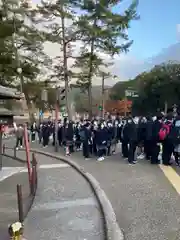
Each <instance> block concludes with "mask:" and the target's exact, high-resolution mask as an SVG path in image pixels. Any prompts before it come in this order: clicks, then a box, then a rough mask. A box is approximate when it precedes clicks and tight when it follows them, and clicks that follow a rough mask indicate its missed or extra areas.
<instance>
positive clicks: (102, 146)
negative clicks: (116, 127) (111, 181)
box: [96, 123, 108, 161]
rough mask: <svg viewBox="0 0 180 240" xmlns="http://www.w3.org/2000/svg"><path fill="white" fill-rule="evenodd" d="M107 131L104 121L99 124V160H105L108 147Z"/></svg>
mask: <svg viewBox="0 0 180 240" xmlns="http://www.w3.org/2000/svg"><path fill="white" fill-rule="evenodd" d="M107 139H108V136H107V131H106V129H105V126H104V124H103V123H101V124H99V127H98V130H97V139H96V141H97V149H98V161H103V160H104V156H105V154H106V147H107Z"/></svg>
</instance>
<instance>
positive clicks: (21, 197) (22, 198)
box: [2, 145, 38, 223]
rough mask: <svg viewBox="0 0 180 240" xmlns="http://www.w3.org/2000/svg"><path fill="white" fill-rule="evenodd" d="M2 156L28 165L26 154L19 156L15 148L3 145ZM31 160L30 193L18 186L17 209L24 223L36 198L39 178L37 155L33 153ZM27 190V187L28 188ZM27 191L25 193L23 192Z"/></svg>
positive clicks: (19, 219) (19, 217)
mask: <svg viewBox="0 0 180 240" xmlns="http://www.w3.org/2000/svg"><path fill="white" fill-rule="evenodd" d="M2 154H3V156H5V157H8V158H12V159H14V160H16V161H19V162H23V163H26V159H25V157H23V155H24V154H21V156H17V151H16V149H15V148H10V147H6V146H5V145H3V149H2ZM31 156H32V158H31V169H30V170H31V174H30V179H28V180H29V183H28V193H27V189H23V188H25V186H23V185H21V184H18V185H17V207H18V221H19V222H20V223H23V221H24V219H25V218H26V216H27V214H28V212H29V210H30V208H31V206H32V204H33V201H34V197H35V195H36V190H37V185H38V176H37V160H36V155H35V154H34V153H32V155H31ZM26 188H27V186H26ZM23 190H25V191H23Z"/></svg>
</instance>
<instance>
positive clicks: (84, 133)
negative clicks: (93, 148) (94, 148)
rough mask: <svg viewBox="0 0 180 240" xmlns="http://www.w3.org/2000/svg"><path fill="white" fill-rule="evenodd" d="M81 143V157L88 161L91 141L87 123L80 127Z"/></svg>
mask: <svg viewBox="0 0 180 240" xmlns="http://www.w3.org/2000/svg"><path fill="white" fill-rule="evenodd" d="M81 141H82V144H83V156H84V158H85V160H88V159H89V157H90V151H89V145H90V141H91V130H90V124H89V123H85V124H84V126H82V130H81Z"/></svg>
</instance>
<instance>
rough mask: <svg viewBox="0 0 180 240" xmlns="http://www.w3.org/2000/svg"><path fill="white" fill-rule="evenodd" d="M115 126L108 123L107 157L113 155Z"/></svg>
mask: <svg viewBox="0 0 180 240" xmlns="http://www.w3.org/2000/svg"><path fill="white" fill-rule="evenodd" d="M113 133H114V132H113V125H112V123H111V122H108V123H107V155H108V156H110V155H111V144H112V140H113Z"/></svg>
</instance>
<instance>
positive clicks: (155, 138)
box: [151, 115, 162, 164]
mask: <svg viewBox="0 0 180 240" xmlns="http://www.w3.org/2000/svg"><path fill="white" fill-rule="evenodd" d="M161 128H162V116H161V115H158V116H157V117H156V116H155V117H153V124H152V142H151V143H152V156H151V164H158V163H159V160H158V156H159V152H160V142H161V141H160V139H159V131H160V129H161Z"/></svg>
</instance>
